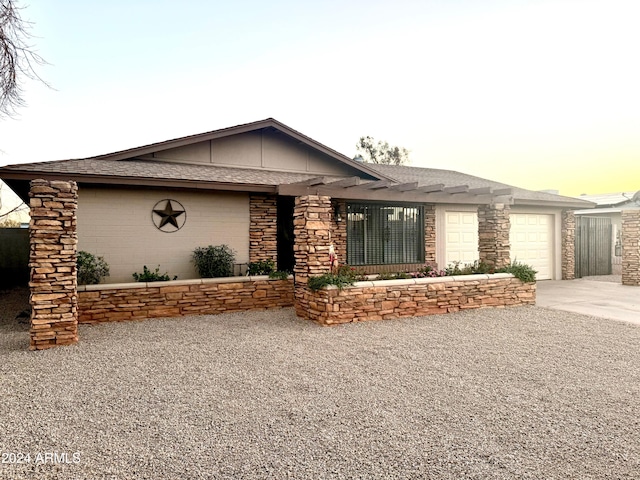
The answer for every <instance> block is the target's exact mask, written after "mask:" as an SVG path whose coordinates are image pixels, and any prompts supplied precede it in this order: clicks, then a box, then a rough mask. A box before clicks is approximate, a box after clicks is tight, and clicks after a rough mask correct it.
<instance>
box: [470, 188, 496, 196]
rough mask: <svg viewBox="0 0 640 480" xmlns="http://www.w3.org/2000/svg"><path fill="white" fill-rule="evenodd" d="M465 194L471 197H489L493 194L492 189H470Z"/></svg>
mask: <svg viewBox="0 0 640 480" xmlns="http://www.w3.org/2000/svg"><path fill="white" fill-rule="evenodd" d="M467 193H470V194H471V195H491V194H492V193H493V188H492V187H479V188H470V189H469V191H468V192H467Z"/></svg>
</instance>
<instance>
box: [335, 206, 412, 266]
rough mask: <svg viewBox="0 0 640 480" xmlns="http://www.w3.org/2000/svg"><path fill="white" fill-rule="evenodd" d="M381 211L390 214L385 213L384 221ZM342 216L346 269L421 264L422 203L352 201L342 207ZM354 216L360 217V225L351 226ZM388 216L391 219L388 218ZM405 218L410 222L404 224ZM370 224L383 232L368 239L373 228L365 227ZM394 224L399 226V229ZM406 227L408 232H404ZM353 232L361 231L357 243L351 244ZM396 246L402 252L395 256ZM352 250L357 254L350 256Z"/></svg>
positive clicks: (353, 253) (352, 252)
mask: <svg viewBox="0 0 640 480" xmlns="http://www.w3.org/2000/svg"><path fill="white" fill-rule="evenodd" d="M368 209H372V211H371V212H369V211H368ZM385 209H391V210H392V211H390V212H387V218H386V219H385V218H384V214H385V212H384V210H385ZM346 212H347V215H346V233H347V235H346V237H347V238H346V244H347V263H348V264H349V265H352V266H359V267H369V266H373V265H415V264H420V263H424V261H425V260H424V259H425V232H424V228H425V227H424V225H425V219H424V212H425V206H424V203H405V202H384V201H353V202H347V203H346ZM400 212H401V213H400ZM357 214H363V215H364V216H363V218H362V220H361V221H362V222H363V223H362V224H361V225H357V224H354V223H353V222H354V221H355V220H353V219H352V216H353V215H357ZM389 215H391V218H390V217H389ZM376 217H377V218H376ZM393 217H396V218H393ZM397 217H401V218H397ZM408 218H409V219H412V220H411V221H410V222H407V219H408ZM371 220H373V222H378V224H379V226H380V227H381V228H382V229H383V230H382V231H379V232H376V235H375V236H374V237H373V239H370V237H368V235H367V233H370V230H371V228H375V226H374V227H369V225H368V224H367V222H368V221H371ZM397 222H400V223H401V226H400V229H399V228H398V227H399V225H398V224H397ZM394 223H396V225H394ZM411 224H414V225H411ZM407 226H410V227H411V228H410V229H407ZM357 228H360V229H361V231H362V232H361V234H360V235H361V239H358V240H354V238H353V237H354V230H356V229H357ZM412 236H413V237H415V238H414V239H413V242H415V243H414V244H413V245H411V243H412V242H411V240H412V239H411V237H412ZM354 242H358V243H359V245H356V244H354ZM399 243H401V245H399ZM399 246H400V250H402V251H401V253H398V247H399ZM355 248H357V249H358V252H357V253H356V252H354V249H355ZM411 255H413V256H411ZM357 257H361V258H357Z"/></svg>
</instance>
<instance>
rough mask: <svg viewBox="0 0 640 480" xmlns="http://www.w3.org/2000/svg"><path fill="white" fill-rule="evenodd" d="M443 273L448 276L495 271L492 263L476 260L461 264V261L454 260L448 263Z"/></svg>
mask: <svg viewBox="0 0 640 480" xmlns="http://www.w3.org/2000/svg"><path fill="white" fill-rule="evenodd" d="M445 273H446V274H447V275H448V276H451V275H473V274H476V273H496V269H495V267H494V266H493V265H489V264H487V263H485V262H480V261H478V260H476V261H475V262H473V263H466V264H464V265H462V262H460V261H455V262H452V263H451V264H449V266H448V267H447V268H446V269H445Z"/></svg>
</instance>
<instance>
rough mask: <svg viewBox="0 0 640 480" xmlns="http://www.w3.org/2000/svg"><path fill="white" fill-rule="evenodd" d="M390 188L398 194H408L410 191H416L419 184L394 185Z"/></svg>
mask: <svg viewBox="0 0 640 480" xmlns="http://www.w3.org/2000/svg"><path fill="white" fill-rule="evenodd" d="M389 188H391V190H396V191H398V192H408V191H410V190H415V189H416V188H418V182H408V183H399V184H397V185H392V186H391V187H389Z"/></svg>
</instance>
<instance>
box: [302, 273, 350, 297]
mask: <svg viewBox="0 0 640 480" xmlns="http://www.w3.org/2000/svg"><path fill="white" fill-rule="evenodd" d="M354 282H355V280H353V278H350V277H347V276H344V275H338V274H335V273H325V274H324V275H320V276H318V277H311V278H310V279H309V281H308V282H307V286H308V287H309V289H310V290H311V291H313V292H315V291H317V290H320V289H322V288H324V287H327V286H329V285H335V286H336V287H338V288H339V289H340V290H342V289H343V288H344V287H348V286H349V285H353V284H354Z"/></svg>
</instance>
